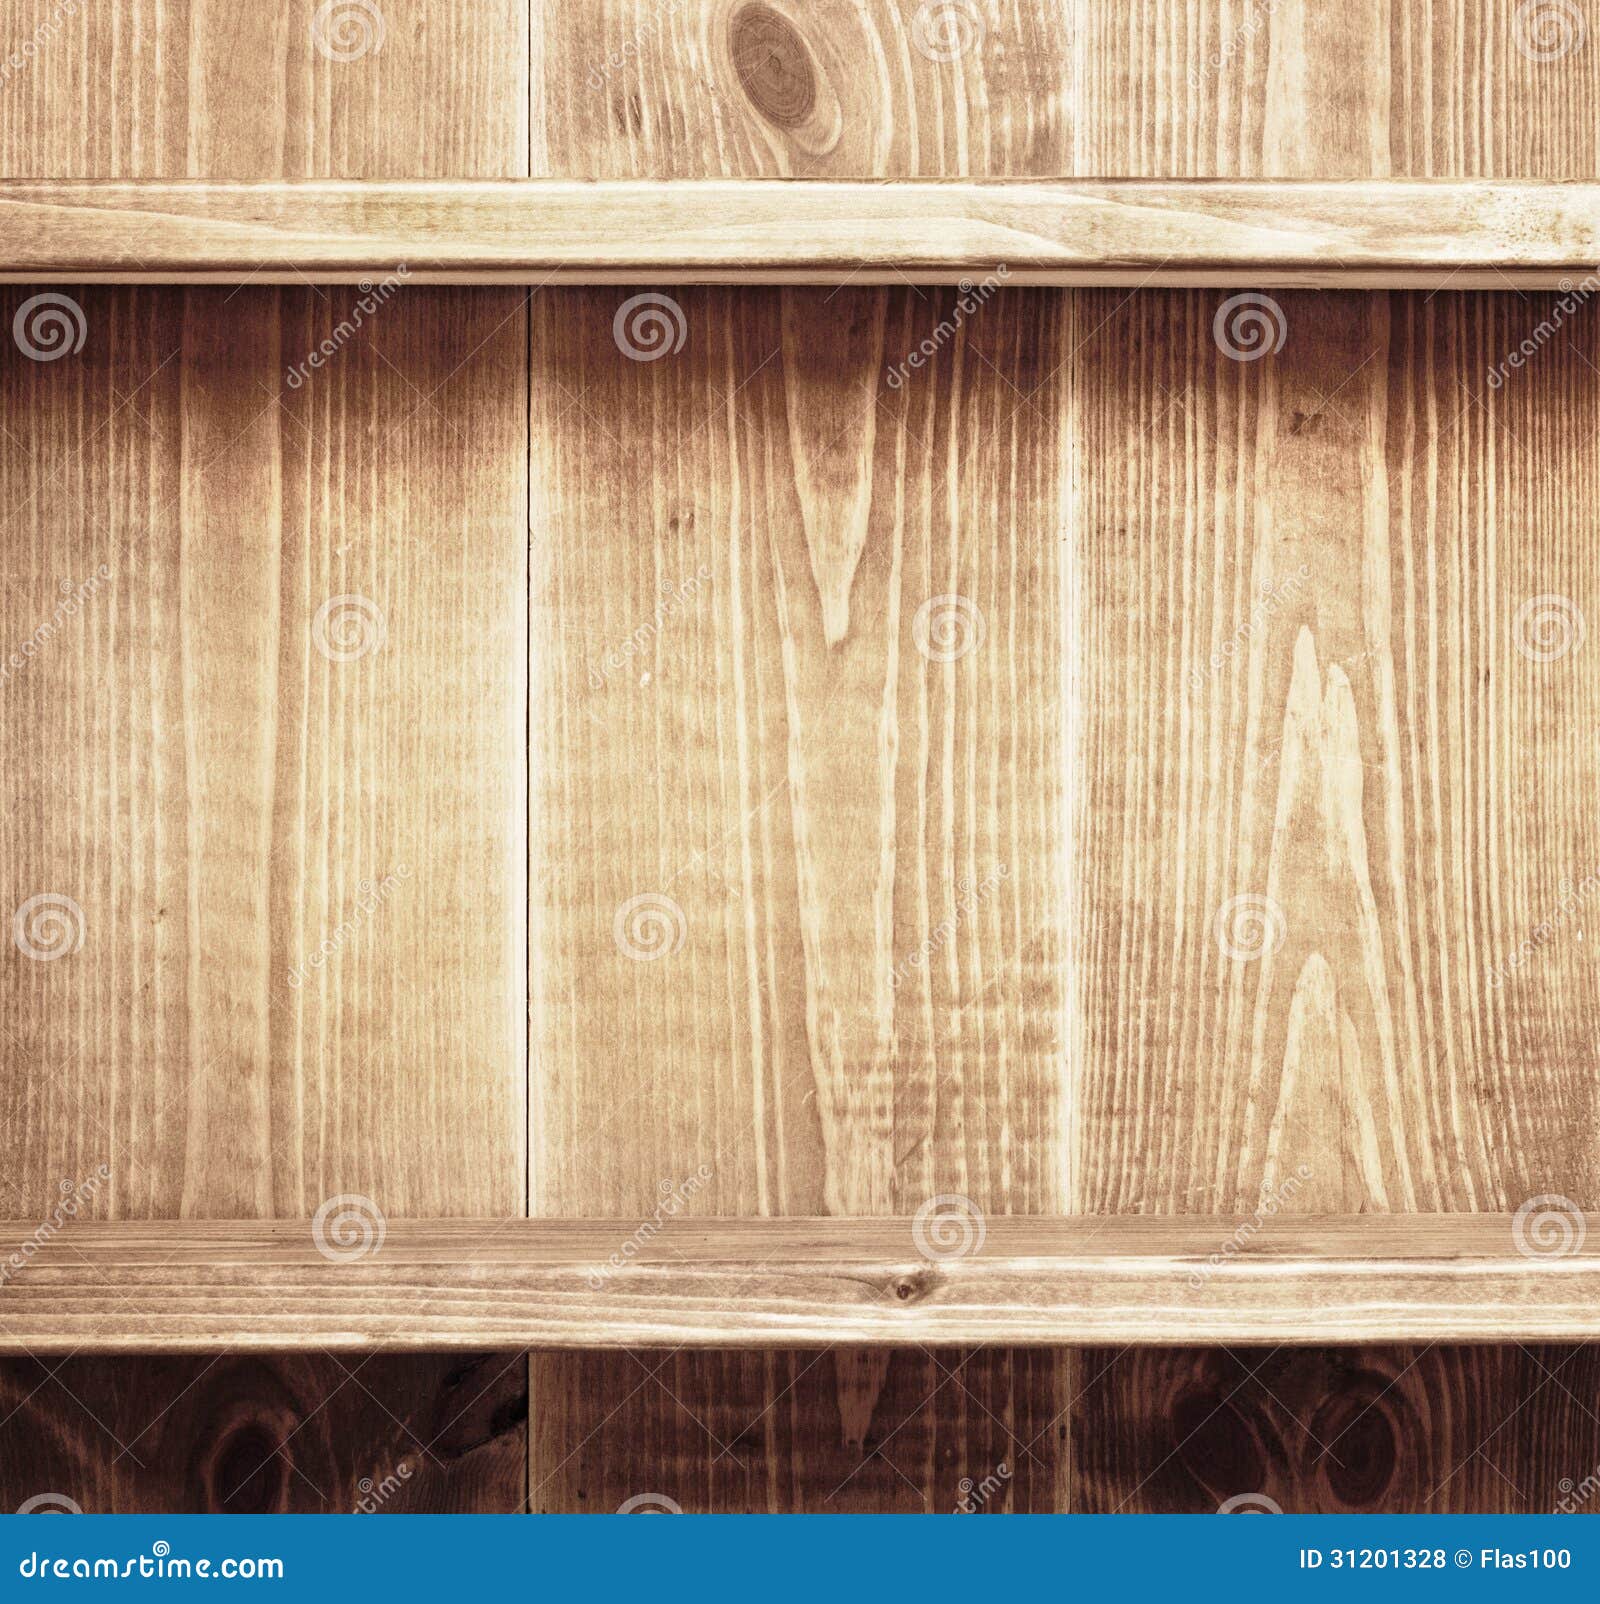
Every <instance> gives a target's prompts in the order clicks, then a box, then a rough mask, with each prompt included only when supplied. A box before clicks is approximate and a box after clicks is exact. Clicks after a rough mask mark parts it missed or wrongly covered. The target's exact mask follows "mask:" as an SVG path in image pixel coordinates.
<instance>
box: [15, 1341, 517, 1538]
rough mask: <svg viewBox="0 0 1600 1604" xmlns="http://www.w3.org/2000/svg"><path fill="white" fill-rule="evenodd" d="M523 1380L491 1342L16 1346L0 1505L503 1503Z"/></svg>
mask: <svg viewBox="0 0 1600 1604" xmlns="http://www.w3.org/2000/svg"><path fill="white" fill-rule="evenodd" d="M526 1382H527V1369H526V1366H525V1365H524V1364H523V1363H522V1362H521V1360H520V1358H513V1357H512V1356H509V1355H505V1354H497V1355H489V1356H485V1357H479V1356H474V1355H470V1354H452V1355H448V1356H438V1357H433V1358H419V1357H416V1356H414V1355H409V1356H393V1355H385V1354H374V1355H367V1356H365V1357H350V1358H339V1357H337V1356H335V1355H331V1354H317V1353H310V1354H305V1355H302V1356H299V1357H294V1358H285V1357H280V1358H276V1359H264V1358H261V1357H257V1356H253V1355H245V1354H239V1353H222V1354H218V1355H212V1356H210V1357H206V1358H157V1357H153V1356H147V1357H140V1358H134V1357H120V1358H117V1359H112V1360H107V1359H97V1358H90V1357H86V1356H85V1357H79V1358H69V1359H66V1360H64V1361H63V1360H59V1359H58V1360H53V1361H51V1362H50V1363H48V1364H46V1363H42V1362H40V1361H37V1360H33V1359H28V1360H13V1361H10V1362H8V1363H7V1364H6V1365H5V1367H4V1369H3V1371H0V1508H4V1509H5V1510H6V1511H7V1512H10V1511H11V1510H14V1509H18V1508H20V1507H21V1506H22V1505H23V1504H24V1503H25V1502H27V1501H28V1500H30V1499H36V1498H41V1497H43V1498H45V1499H46V1500H47V1501H48V1502H47V1504H46V1506H45V1507H47V1508H49V1507H56V1508H59V1507H61V1506H60V1505H59V1504H57V1503H56V1502H55V1501H56V1500H58V1499H70V1500H71V1501H72V1503H74V1504H76V1505H77V1506H78V1507H79V1508H80V1509H81V1510H82V1511H83V1512H84V1513H85V1514H141V1513H147V1512H151V1511H156V1512H160V1513H179V1514H199V1515H205V1514H279V1513H282V1514H355V1513H361V1514H378V1513H386V1514H413V1515H414V1514H434V1513H446V1512H451V1511H461V1512H463V1513H480V1514H515V1513H517V1512H518V1511H520V1510H521V1509H522V1507H523V1500H524V1481H525V1474H526V1460H527V1403H528V1400H527V1391H526Z"/></svg>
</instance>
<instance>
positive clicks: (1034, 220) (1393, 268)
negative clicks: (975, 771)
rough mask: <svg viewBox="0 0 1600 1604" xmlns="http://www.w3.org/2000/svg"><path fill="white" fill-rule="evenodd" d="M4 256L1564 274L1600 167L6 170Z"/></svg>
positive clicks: (808, 268)
mask: <svg viewBox="0 0 1600 1604" xmlns="http://www.w3.org/2000/svg"><path fill="white" fill-rule="evenodd" d="M0 239H3V241H4V246H3V250H4V255H3V257H0V280H5V281H11V282H36V283H51V282H64V283H65V282H71V283H77V282H86V281H89V282H92V281H96V280H114V281H121V282H133V283H179V282H191V283H216V282H231V281H235V280H238V279H241V278H256V279H260V280H261V281H263V282H268V283H273V282H276V283H291V282H295V281H304V280H311V281H313V282H319V283H320V282H333V283H337V282H353V281H355V280H358V279H363V278H371V277H376V276H379V275H382V274H384V273H386V272H387V273H393V272H396V271H397V270H398V267H399V266H400V265H403V266H404V268H405V270H406V276H408V277H410V278H411V279H414V280H415V281H416V282H418V283H430V282H431V283H521V282H533V283H580V284H617V283H628V282H632V281H636V280H646V281H650V282H655V283H663V284H674V283H726V284H829V283H835V282H838V281H840V280H843V279H847V278H848V279H852V280H855V281H858V282H860V283H865V284H872V283H895V282H904V281H905V280H906V279H908V278H909V279H913V280H916V281H918V282H923V283H956V282H958V281H962V280H967V279H971V278H973V277H974V276H977V275H980V274H990V275H993V276H994V279H995V284H996V285H998V284H999V283H1002V282H1003V283H1007V284H1016V285H1027V284H1048V285H1074V284H1080V285H1124V286H1133V285H1138V286H1144V285H1173V284H1181V285H1221V286H1239V285H1246V286H1251V287H1254V288H1263V287H1265V288H1272V287H1276V286H1302V287H1320V288H1335V287H1343V288H1376V287H1383V286H1390V287H1402V288H1403V287H1410V288H1425V289H1433V288H1441V287H1446V286H1448V287H1450V288H1453V289H1469V288H1485V287H1489V288H1503V287H1505V286H1507V285H1511V286H1514V287H1524V288H1533V287H1546V288H1550V287H1554V286H1556V285H1557V284H1558V283H1562V281H1567V282H1566V283H1564V284H1563V285H1562V287H1564V288H1566V287H1570V284H1571V283H1572V282H1574V281H1576V280H1579V279H1583V278H1584V277H1585V276H1586V275H1588V274H1589V273H1590V272H1591V271H1592V269H1593V268H1594V264H1595V262H1596V261H1597V260H1600V184H1578V183H1571V184H1560V183H1512V182H1506V181H1501V182H1497V183H1476V182H1468V181H1439V182H1431V183H1429V182H1406V181H1391V182H1383V183H1379V182H1371V181H1362V182H1350V183H1322V182H1312V181H1301V182H1267V181H1255V182H1225V181H1220V180H1217V181H1211V182H1206V183H1186V182H1178V183H1168V182H1154V181H1136V180H1124V181H1113V182H1095V183H1089V182H1082V181H1059V182H1054V183H1035V182H1027V181H1021V180H1012V181H1005V182H1000V181H991V182H988V183H971V182H955V181H951V182H944V183H915V182H905V181H901V182H894V183H875V184H867V183H832V182H820V181H805V182H796V183H773V182H769V181H763V180H754V181H706V182H689V181H677V182H669V183H657V182H629V181H613V182H602V183H581V184H575V183H566V182H559V181H555V180H545V179H532V180H524V181H522V182H502V183H487V182H476V183H474V182H469V181H465V180H462V181H453V182H450V183H420V182H400V183H376V182H372V183H317V182H301V183H234V184H227V183H218V182H214V181H206V182H195V183H185V184H169V183H152V182H144V183H137V184H120V183H94V182H88V183H59V182H41V183H17V182H12V183H7V184H4V185H0Z"/></svg>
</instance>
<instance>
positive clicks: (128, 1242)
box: [0, 1215, 1600, 1354]
mask: <svg viewBox="0 0 1600 1604" xmlns="http://www.w3.org/2000/svg"><path fill="white" fill-rule="evenodd" d="M1590 1223H1591V1224H1592V1225H1594V1226H1595V1227H1597V1228H1595V1229H1591V1230H1589V1232H1588V1236H1587V1241H1586V1242H1580V1243H1579V1244H1578V1246H1577V1251H1573V1252H1570V1253H1567V1254H1565V1255H1562V1254H1559V1253H1553V1252H1552V1253H1548V1254H1541V1253H1539V1252H1537V1251H1530V1252H1528V1253H1524V1252H1522V1251H1519V1249H1518V1246H1517V1236H1516V1234H1515V1232H1514V1226H1513V1221H1512V1220H1511V1219H1510V1218H1509V1217H1506V1216H1499V1215H1419V1216H1387V1217H1379V1216H1363V1217H1359V1218H1313V1217H1307V1218H1302V1219H1296V1220H1290V1219H1288V1218H1284V1217H1279V1218H1278V1219H1275V1220H1273V1221H1271V1222H1270V1223H1269V1224H1267V1225H1265V1226H1264V1227H1263V1228H1262V1229H1261V1230H1260V1231H1259V1233H1258V1234H1257V1235H1255V1236H1254V1237H1253V1238H1252V1239H1251V1241H1250V1243H1249V1244H1248V1245H1247V1246H1244V1247H1242V1248H1241V1249H1240V1250H1239V1251H1237V1252H1233V1251H1231V1250H1230V1249H1228V1248H1227V1247H1225V1246H1224V1244H1227V1243H1232V1242H1234V1241H1236V1239H1237V1236H1238V1232H1239V1227H1238V1222H1237V1221H1236V1220H1234V1219H1231V1218H1229V1219H1185V1220H1173V1219H1167V1220H1162V1219H1153V1218H1140V1219H1129V1218H1115V1219H1113V1218H1099V1219H1084V1218H1080V1219H1031V1218H1027V1219H1025V1218H996V1219H991V1220H989V1221H988V1222H987V1225H986V1229H985V1232H984V1235H983V1239H982V1242H981V1246H980V1247H979V1249H978V1251H976V1252H974V1253H970V1254H968V1255H967V1256H958V1257H951V1258H946V1259H937V1258H936V1259H932V1260H930V1259H929V1258H928V1257H926V1256H925V1255H924V1254H923V1253H922V1252H920V1251H919V1250H918V1246H917V1240H916V1237H915V1235H914V1226H913V1222H912V1221H910V1220H674V1221H672V1222H671V1223H670V1224H668V1225H667V1226H666V1227H665V1228H664V1229H662V1230H661V1231H660V1232H659V1234H657V1235H656V1236H655V1237H654V1238H653V1239H652V1240H651V1241H649V1242H647V1243H644V1244H642V1245H638V1244H637V1242H636V1232H637V1230H638V1227H637V1225H636V1224H635V1222H631V1221H596V1220H587V1221H570V1220H535V1221H530V1220H511V1221H475V1220H461V1221H429V1222H420V1221H399V1220H395V1221H390V1222H388V1223H387V1226H386V1228H385V1231H384V1233H383V1236H382V1239H381V1241H380V1242H379V1245H378V1246H377V1249H376V1251H371V1245H370V1241H369V1242H368V1243H366V1244H365V1246H366V1247H367V1249H368V1251H365V1252H360V1248H361V1247H362V1245H363V1244H362V1243H361V1242H359V1241H358V1242H357V1244H356V1249H357V1252H358V1255H359V1256H355V1257H352V1258H350V1259H348V1260H346V1259H339V1258H330V1257H329V1256H327V1255H325V1254H324V1253H323V1252H322V1251H320V1250H319V1247H318V1245H317V1242H316V1240H315V1238H314V1234H313V1226H312V1223H311V1222H310V1221H276V1222H259V1223H248V1222H229V1223H218V1222H210V1223H202V1222H193V1221H182V1222H173V1223H149V1224H132V1223H123V1222H118V1223H90V1222H84V1223H76V1224H71V1225H68V1226H67V1227H66V1228H65V1229H64V1230H62V1231H61V1232H60V1233H59V1234H58V1235H57V1236H55V1237H53V1238H51V1239H50V1240H49V1241H47V1242H45V1243H43V1244H42V1245H41V1246H39V1248H38V1251H37V1252H36V1253H35V1254H33V1255H31V1256H30V1258H29V1260H28V1262H27V1263H26V1264H25V1266H24V1267H23V1268H21V1269H17V1268H15V1265H14V1264H13V1267H12V1268H11V1269H10V1271H8V1277H9V1278H8V1279H7V1281H6V1282H5V1284H4V1285H3V1286H0V1351H4V1352H5V1353H11V1354H20V1353H31V1354H58V1353H76V1352H84V1351H101V1352H163V1353H168V1352H209V1351H216V1350H220V1349H224V1348H226V1349H247V1350H254V1351H258V1352H281V1351H290V1350H299V1349H313V1350H334V1349H341V1350H350V1351H379V1350H402V1349H407V1350H444V1349H457V1348H471V1349H492V1348H520V1347H533V1348H617V1347H658V1346H659V1347H699V1348H736V1347H737V1348H805V1347H821V1346H830V1345H833V1344H835V1343H841V1344H850V1345H853V1346H863V1345H867V1346H880V1347H881V1346H899V1345H903V1344H923V1345H941V1346H951V1345H961V1346H966V1345H972V1344H980V1343H983V1344H1006V1345H1026V1346H1036V1347H1047V1346H1074V1345H1086V1344H1102V1343H1107V1344H1146V1345H1153V1346H1180V1345H1188V1344H1203V1343H1219V1342H1226V1343H1272V1344H1312V1343H1372V1342H1450V1341H1460V1342H1495V1341H1510V1340H1527V1341H1580V1340H1590V1339H1596V1338H1600V1220H1595V1221H1593V1222H1590ZM0 1233H4V1239H5V1240H8V1241H13V1242H21V1241H25V1240H29V1239H30V1238H35V1237H36V1234H37V1227H36V1226H34V1225H31V1224H26V1223H21V1222H19V1223H16V1224H10V1225H4V1226H0ZM629 1242H635V1245H638V1246H639V1250H638V1253H637V1256H636V1257H635V1256H633V1251H632V1249H631V1248H628V1247H625V1244H626V1243H629ZM1568 1245H1569V1246H1570V1245H1571V1244H1570V1242H1569V1244H1568ZM613 1255H615V1256H616V1258H615V1260H613ZM617 1266H620V1267H617Z"/></svg>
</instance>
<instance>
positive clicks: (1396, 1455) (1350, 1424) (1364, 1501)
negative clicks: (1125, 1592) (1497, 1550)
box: [1072, 1344, 1600, 1515]
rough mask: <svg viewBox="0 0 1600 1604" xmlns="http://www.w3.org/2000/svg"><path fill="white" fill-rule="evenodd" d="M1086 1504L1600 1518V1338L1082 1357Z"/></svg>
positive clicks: (1077, 1416)
mask: <svg viewBox="0 0 1600 1604" xmlns="http://www.w3.org/2000/svg"><path fill="white" fill-rule="evenodd" d="M1081 1362H1082V1365H1083V1368H1084V1372H1085V1374H1086V1375H1088V1376H1090V1377H1092V1378H1094V1379H1093V1384H1092V1385H1090V1386H1087V1387H1085V1388H1084V1390H1083V1391H1082V1392H1081V1393H1080V1394H1079V1396H1078V1398H1077V1399H1076V1400H1075V1402H1074V1408H1073V1412H1072V1429H1073V1435H1074V1437H1075V1439H1076V1440H1077V1442H1078V1443H1079V1444H1080V1449H1079V1474H1078V1478H1077V1497H1076V1499H1075V1502H1074V1509H1075V1510H1077V1511H1079V1512H1081V1513H1083V1514H1093V1515H1111V1514H1123V1513H1128V1514H1145V1513H1148V1514H1160V1515H1171V1514H1197V1515H1198V1514H1206V1515H1209V1514H1212V1513H1213V1512H1215V1511H1217V1510H1219V1509H1221V1508H1224V1507H1231V1508H1233V1509H1236V1510H1240V1511H1244V1512H1248V1511H1251V1510H1260V1511H1267V1512H1270V1511H1271V1510H1272V1508H1273V1507H1274V1506H1276V1508H1278V1509H1281V1510H1283V1511H1284V1512H1285V1513H1286V1514H1315V1515H1336V1514H1400V1513H1406V1512H1410V1513H1425V1514H1439V1515H1443V1514H1531V1515H1540V1514H1551V1513H1563V1514H1575V1513H1587V1514H1593V1513H1594V1512H1595V1511H1596V1509H1597V1508H1600V1503H1597V1492H1600V1487H1597V1480H1596V1474H1595V1467H1596V1466H1597V1465H1600V1419H1597V1418H1596V1415H1595V1411H1594V1408H1593V1403H1594V1397H1595V1390H1596V1386H1597V1385H1600V1347H1594V1346H1588V1347H1556V1346H1551V1345H1548V1344H1510V1345H1506V1346H1499V1347H1472V1348H1463V1347H1452V1346H1427V1347H1401V1348H1315V1347H1312V1348H1283V1349H1280V1350H1278V1351H1275V1352H1267V1353H1263V1352H1260V1351H1258V1350H1244V1351H1231V1350H1225V1349H1214V1348H1213V1349H1192V1348H1191V1349H1182V1348H1176V1349H1163V1350H1155V1349H1148V1348H1136V1349H1129V1350H1122V1351H1118V1350H1115V1349H1105V1350H1090V1351H1088V1352H1086V1353H1084V1354H1083V1355H1082V1360H1081Z"/></svg>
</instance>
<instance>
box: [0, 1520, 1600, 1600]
mask: <svg viewBox="0 0 1600 1604" xmlns="http://www.w3.org/2000/svg"><path fill="white" fill-rule="evenodd" d="M659 1512H660V1511H659V1510H657V1509H655V1508H654V1507H652V1508H649V1509H641V1510H639V1511H637V1513H659ZM1591 1534H1592V1535H1591ZM1597 1553H1600V1522H1589V1521H1585V1520H1583V1519H1581V1518H1578V1519H1574V1518H1572V1517H1570V1516H1562V1515H1522V1516H1516V1515H1506V1516H1491V1515H1485V1516H1475V1515H1434V1516H1407V1515H1372V1516H1362V1515H1326V1516H1305V1515H1284V1516H1277V1515H1255V1516H1253V1517H1252V1518H1250V1519H1247V1520H1240V1519H1235V1518H1230V1517H1225V1516H1224V1517H1219V1516H1215V1515H1113V1516H1081V1515H1078V1516H1059V1515H1046V1516H1025V1515H1019V1516H1012V1517H1010V1518H1000V1519H991V1520H985V1519H982V1518H972V1517H967V1516H958V1515H756V1516H739V1515H724V1516H709V1515H686V1516H682V1517H677V1516H673V1517H671V1518H668V1519H660V1520H649V1521H639V1520H631V1519H628V1518H625V1517H620V1516H612V1517H604V1516H587V1515H578V1516H570V1515H568V1516H553V1515H547V1516H523V1515H503V1516H501V1515H488V1516H484V1515H479V1516H473V1515H432V1516H430V1515H374V1516H361V1515H211V1516H207V1515H173V1516H146V1515H84V1516H73V1515H68V1516H66V1517H65V1518H60V1517H57V1516H54V1515H52V1516H51V1518H49V1519H41V1518H35V1517H33V1516H11V1517H4V1518H0V1595H3V1596H11V1595H13V1594H15V1593H17V1592H18V1591H25V1592H26V1594H27V1596H29V1597H32V1598H49V1597H52V1596H57V1595H63V1594H66V1595H87V1594H90V1593H94V1594H98V1595H99V1596H101V1597H114V1596H116V1595H117V1594H118V1593H122V1592H127V1591H130V1590H131V1591H134V1592H141V1593H163V1594H167V1595H172V1594H185V1593H189V1594H192V1593H193V1592H194V1591H195V1590H199V1591H200V1593H201V1594H202V1596H218V1595H221V1594H224V1593H228V1592H239V1593H243V1594H247V1595H252V1596H257V1597H262V1598H270V1597H274V1596H277V1597H283V1598H294V1599H316V1598H338V1599H343V1600H347V1601H348V1600H349V1599H351V1598H352V1597H363V1598H383V1597H385V1596H390V1597H398V1598H436V1597H444V1598H447V1599H451V1600H457V1599H460V1600H465V1599H468V1598H476V1597H483V1596H486V1595H487V1594H488V1590H490V1589H494V1590H495V1594H496V1595H497V1596H510V1597H515V1598H517V1599H524V1598H530V1597H531V1598H541V1597H546V1596H561V1595H563V1594H569V1593H570V1594H574V1595H578V1596H589V1595H599V1596H601V1597H605V1598H633V1597H649V1598H651V1599H660V1598H662V1597H664V1596H671V1595H674V1594H679V1595H682V1596H684V1597H686V1598H688V1599H692V1600H694V1601H696V1604H698V1601H700V1600H702V1599H704V1600H720V1599H729V1600H737V1601H739V1604H746V1601H747V1600H751V1599H760V1600H765V1599H768V1598H776V1599H780V1600H784V1599H795V1600H801V1599H804V1600H806V1601H808V1604H815V1601H817V1600H818V1599H822V1600H825V1601H826V1604H844V1601H853V1600H857V1599H859V1600H862V1601H863V1604H867V1601H870V1604H884V1600H885V1599H886V1598H889V1599H892V1598H894V1597H897V1596H899V1595H901V1594H904V1593H907V1592H911V1591H913V1590H915V1591H919V1592H923V1593H926V1594H932V1595H934V1596H936V1597H941V1598H943V1597H956V1596H961V1597H964V1598H965V1599H967V1600H974V1599H977V1598H979V1597H980V1596H983V1595H990V1596H992V1595H994V1594H995V1593H997V1592H999V1591H1001V1590H1006V1591H1014V1590H1015V1589H1017V1588H1019V1587H1027V1588H1029V1589H1031V1590H1037V1589H1040V1588H1046V1589H1048V1590H1049V1593H1048V1596H1049V1597H1050V1598H1052V1599H1057V1598H1073V1597H1081V1596H1083V1595H1084V1593H1085V1592H1086V1590H1090V1589H1093V1590H1097V1591H1098V1590H1104V1591H1105V1593H1106V1594H1107V1595H1108V1596H1109V1597H1110V1598H1111V1599H1113V1600H1116V1599H1119V1598H1121V1597H1122V1596H1124V1595H1125V1594H1126V1593H1127V1590H1130V1589H1131V1590H1133V1592H1132V1595H1131V1596H1132V1597H1135V1598H1139V1599H1145V1598H1150V1597H1154V1596H1157V1595H1158V1593H1164V1594H1167V1595H1168V1596H1170V1597H1173V1598H1179V1599H1182V1600H1183V1601H1184V1604H1189V1601H1191V1600H1195V1599H1210V1598H1216V1599H1219V1600H1228V1601H1229V1604H1237V1600H1238V1599H1239V1598H1240V1597H1241V1596H1242V1590H1244V1589H1247V1588H1257V1587H1268V1588H1272V1589H1282V1590H1284V1592H1283V1594H1281V1595H1278V1596H1292V1597H1293V1598H1295V1599H1296V1600H1300V1599H1307V1598H1310V1599H1321V1598H1330V1599H1331V1598H1338V1599H1360V1600H1361V1601H1362V1604H1366V1601H1367V1600H1370V1599H1373V1598H1375V1597H1384V1598H1387V1597H1394V1598H1480V1597H1481V1598H1496V1599H1511V1598H1578V1597H1583V1598H1586V1599H1591V1600H1592V1599H1594V1598H1595V1597H1596V1596H1597V1595H1596V1581H1597V1576H1600V1572H1597V1569H1596V1556H1597ZM508 1589H515V1592H514V1593H509V1594H507V1593H503V1592H502V1590H508Z"/></svg>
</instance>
